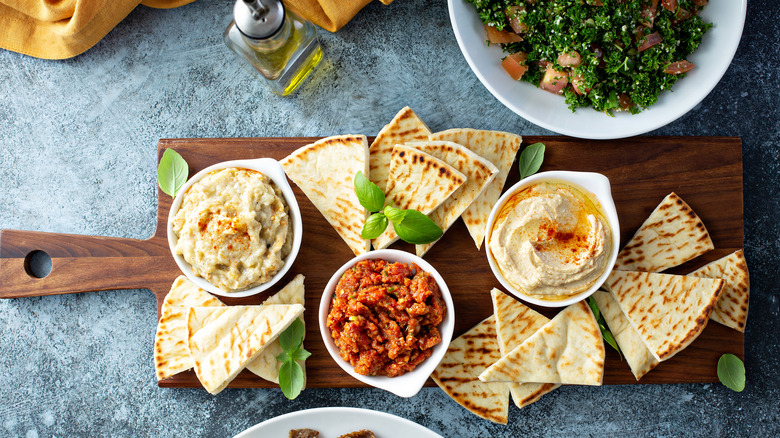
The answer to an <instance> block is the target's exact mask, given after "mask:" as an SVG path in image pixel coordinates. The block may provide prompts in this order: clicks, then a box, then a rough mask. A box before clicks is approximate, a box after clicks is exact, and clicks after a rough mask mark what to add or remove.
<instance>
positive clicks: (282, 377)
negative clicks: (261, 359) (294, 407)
mask: <svg viewBox="0 0 780 438" xmlns="http://www.w3.org/2000/svg"><path fill="white" fill-rule="evenodd" d="M279 387H280V388H281V389H282V394H284V396H285V397H287V398H288V399H290V400H292V399H294V398H295V397H298V394H300V393H301V390H302V389H303V368H301V365H300V364H298V362H294V361H287V362H285V363H283V364H282V367H281V368H279Z"/></svg>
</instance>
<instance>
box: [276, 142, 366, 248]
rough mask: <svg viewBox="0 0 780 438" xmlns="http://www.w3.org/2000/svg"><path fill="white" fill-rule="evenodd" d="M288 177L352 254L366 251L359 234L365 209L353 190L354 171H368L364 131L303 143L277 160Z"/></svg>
mask: <svg viewBox="0 0 780 438" xmlns="http://www.w3.org/2000/svg"><path fill="white" fill-rule="evenodd" d="M281 164H282V167H283V168H284V171H285V173H287V176H288V177H290V179H291V180H293V182H295V184H297V185H298V187H300V188H301V190H303V193H305V194H306V196H307V197H308V198H309V200H310V201H311V203H312V204H314V206H315V207H317V210H319V211H320V213H322V215H323V216H325V219H327V221H328V222H329V223H330V224H331V225H332V226H333V228H335V229H336V231H337V232H338V233H339V235H340V236H341V238H342V239H344V241H345V242H347V245H349V248H350V249H351V250H352V252H353V253H355V255H360V254H363V253H366V252H368V251H369V249H370V247H369V245H370V242H369V241H368V240H365V239H362V238H361V237H360V232H361V231H362V229H363V224H364V223H365V222H366V217H367V215H368V212H366V209H364V208H363V207H362V206H361V205H360V201H358V198H357V195H356V194H355V183H354V179H355V175H356V174H357V173H358V172H363V175H366V177H368V176H369V174H368V141H367V140H366V137H365V136H364V135H340V136H335V137H327V138H323V139H322V140H319V141H316V142H314V143H312V144H310V145H307V146H304V147H302V148H300V149H298V150H296V151H295V152H293V153H292V154H290V155H288V156H287V157H286V158H284V159H283V160H282V161H281Z"/></svg>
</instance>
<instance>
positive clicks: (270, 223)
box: [168, 158, 303, 297]
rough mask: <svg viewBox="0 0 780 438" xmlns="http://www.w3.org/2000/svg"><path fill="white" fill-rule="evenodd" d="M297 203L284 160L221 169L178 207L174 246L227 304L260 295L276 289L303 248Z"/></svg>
mask: <svg viewBox="0 0 780 438" xmlns="http://www.w3.org/2000/svg"><path fill="white" fill-rule="evenodd" d="M302 235H303V226H302V222H301V213H300V209H299V208H298V202H297V201H296V199H295V195H294V194H293V191H292V189H291V188H290V185H289V183H288V182H287V177H286V175H285V174H284V170H283V169H282V167H281V165H280V164H279V162H278V161H276V160H274V159H271V158H259V159H252V160H236V161H226V162H222V163H217V164H215V165H213V166H209V167H207V168H205V169H203V170H201V171H200V172H198V173H197V174H195V175H194V176H193V177H192V178H190V180H189V181H187V183H186V184H185V185H184V186H183V187H182V189H181V191H180V192H179V193H178V194H177V196H176V197H175V198H174V200H173V204H172V205H171V210H170V212H169V214H168V245H169V247H170V249H171V253H172V254H173V258H174V260H175V261H176V264H177V265H178V266H179V268H180V269H181V270H182V272H183V273H184V275H186V276H187V278H189V279H190V280H191V281H192V282H193V283H195V284H196V285H197V286H198V287H200V288H202V289H205V290H207V291H209V292H211V293H214V294H216V295H221V296H225V297H246V296H250V295H255V294H258V293H260V292H262V291H264V290H266V289H268V288H270V287H271V286H273V285H274V284H275V283H276V282H278V281H279V280H280V279H281V278H282V277H283V276H284V274H285V273H287V271H288V270H289V269H290V267H291V266H292V264H293V262H294V260H295V257H296V256H297V255H298V251H299V250H300V247H301V237H302Z"/></svg>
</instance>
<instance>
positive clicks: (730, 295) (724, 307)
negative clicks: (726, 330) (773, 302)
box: [688, 249, 750, 333]
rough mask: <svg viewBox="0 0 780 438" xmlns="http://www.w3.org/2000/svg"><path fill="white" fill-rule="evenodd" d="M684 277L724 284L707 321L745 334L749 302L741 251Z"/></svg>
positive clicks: (746, 276)
mask: <svg viewBox="0 0 780 438" xmlns="http://www.w3.org/2000/svg"><path fill="white" fill-rule="evenodd" d="M688 275H691V276H693V277H707V278H721V279H723V280H724V281H725V282H724V283H723V293H721V295H720V298H719V299H718V302H717V303H716V304H715V309H713V311H712V315H710V319H712V320H713V321H716V322H719V323H721V324H723V325H725V326H726V327H731V328H733V329H734V330H737V331H739V332H742V333H745V323H746V322H747V316H748V302H749V301H750V275H749V274H748V268H747V261H745V254H744V253H743V252H742V250H741V249H740V250H738V251H735V252H733V253H731V254H729V255H727V256H726V257H723V258H720V259H718V260H715V261H714V262H712V263H709V264H707V265H704V266H702V267H701V268H699V269H697V270H695V271H693V272H691V273H690V274H688Z"/></svg>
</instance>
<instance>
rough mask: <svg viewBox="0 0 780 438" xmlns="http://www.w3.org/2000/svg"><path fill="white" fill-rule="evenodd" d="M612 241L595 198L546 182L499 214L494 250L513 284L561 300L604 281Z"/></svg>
mask: <svg viewBox="0 0 780 438" xmlns="http://www.w3.org/2000/svg"><path fill="white" fill-rule="evenodd" d="M611 239H612V238H611V236H610V227H609V225H608V222H607V220H606V217H605V216H604V214H603V213H602V211H601V209H600V207H599V204H598V202H597V201H595V200H594V199H591V195H589V194H586V192H585V191H584V190H581V189H579V188H577V187H575V186H573V185H571V184H567V183H557V182H556V183H553V182H540V183H537V184H534V185H532V186H530V187H527V188H525V189H523V190H521V191H519V192H518V193H516V194H514V195H513V196H512V197H510V198H509V199H508V200H507V202H506V203H505V204H504V206H503V207H502V208H501V210H499V213H498V215H497V216H496V220H495V222H494V224H493V228H492V230H491V232H490V244H489V248H488V249H489V251H490V252H491V254H492V255H493V259H494V260H495V262H496V264H497V265H498V268H499V270H500V271H501V273H502V274H503V276H504V278H505V279H506V280H507V282H509V284H511V285H512V286H514V287H515V288H516V289H518V290H520V291H521V292H523V293H525V294H527V295H530V296H534V297H537V298H541V299H546V300H559V299H564V298H567V297H570V296H572V295H575V294H577V293H580V292H582V291H585V290H587V289H588V288H590V287H591V286H593V284H594V283H595V282H596V281H597V280H598V279H599V277H600V276H601V274H602V273H603V272H604V269H605V268H606V266H607V263H608V262H609V256H610V254H611V251H612V249H611V248H610V246H611V243H610V242H611V241H612V240H611Z"/></svg>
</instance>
